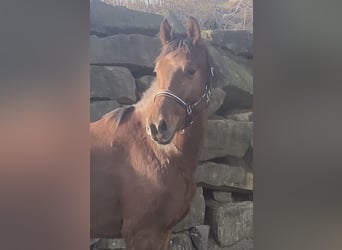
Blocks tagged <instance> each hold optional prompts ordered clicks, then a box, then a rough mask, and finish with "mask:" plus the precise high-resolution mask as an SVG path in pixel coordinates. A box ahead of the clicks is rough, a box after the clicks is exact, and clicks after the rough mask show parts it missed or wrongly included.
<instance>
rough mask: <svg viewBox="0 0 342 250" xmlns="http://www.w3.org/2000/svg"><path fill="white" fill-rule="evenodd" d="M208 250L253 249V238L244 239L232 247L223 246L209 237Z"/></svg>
mask: <svg viewBox="0 0 342 250" xmlns="http://www.w3.org/2000/svg"><path fill="white" fill-rule="evenodd" d="M208 250H253V239H243V240H241V241H239V242H237V243H236V244H234V245H232V246H230V247H223V246H220V245H219V244H218V243H217V242H216V241H215V240H214V239H212V238H209V241H208Z"/></svg>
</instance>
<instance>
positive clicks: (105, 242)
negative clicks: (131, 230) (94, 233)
mask: <svg viewBox="0 0 342 250" xmlns="http://www.w3.org/2000/svg"><path fill="white" fill-rule="evenodd" d="M96 248H97V249H103V250H107V249H125V248H126V244H125V241H124V240H123V239H100V241H99V242H97V243H96Z"/></svg>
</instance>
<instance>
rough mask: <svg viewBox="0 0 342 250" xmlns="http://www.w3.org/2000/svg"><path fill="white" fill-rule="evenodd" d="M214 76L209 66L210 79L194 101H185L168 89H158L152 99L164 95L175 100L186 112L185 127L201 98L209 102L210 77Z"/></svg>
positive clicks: (191, 120)
mask: <svg viewBox="0 0 342 250" xmlns="http://www.w3.org/2000/svg"><path fill="white" fill-rule="evenodd" d="M213 76H214V68H213V67H210V79H209V81H208V82H207V83H206V85H205V91H204V93H203V95H202V96H201V97H200V98H199V99H198V100H197V101H195V102H193V103H187V102H186V101H184V100H183V99H182V98H180V97H178V96H177V95H176V94H174V93H173V92H172V91H170V90H160V91H158V92H157V93H156V94H155V95H154V101H155V100H156V97H158V96H165V97H169V98H171V99H172V100H174V101H176V102H177V103H178V104H180V105H181V106H182V107H183V108H184V109H185V110H186V113H187V117H188V120H189V122H188V123H187V124H186V125H185V126H184V128H187V127H188V126H189V125H191V124H192V123H193V122H194V120H193V116H192V115H193V109H194V108H195V107H196V106H197V105H198V104H199V103H201V102H202V101H203V100H205V101H206V103H207V104H208V103H209V97H210V94H211V88H212V78H213Z"/></svg>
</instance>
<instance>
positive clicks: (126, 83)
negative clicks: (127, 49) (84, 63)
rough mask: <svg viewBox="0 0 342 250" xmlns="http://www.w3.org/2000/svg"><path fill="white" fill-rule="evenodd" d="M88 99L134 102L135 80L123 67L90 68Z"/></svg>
mask: <svg viewBox="0 0 342 250" xmlns="http://www.w3.org/2000/svg"><path fill="white" fill-rule="evenodd" d="M90 97H91V98H96V97H101V98H103V97H105V98H109V99H111V100H118V102H120V100H123V101H126V102H129V100H130V102H134V101H135V100H136V96H135V79H134V77H133V76H132V74H131V72H130V71H129V70H128V69H127V68H124V67H108V66H91V67H90ZM125 104H129V103H125Z"/></svg>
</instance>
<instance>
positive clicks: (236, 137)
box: [200, 119, 253, 161]
mask: <svg viewBox="0 0 342 250" xmlns="http://www.w3.org/2000/svg"><path fill="white" fill-rule="evenodd" d="M252 136H253V123H252V122H246V121H233V120H229V119H221V120H219V119H218V120H209V121H208V131H207V137H206V141H205V143H204V147H203V149H202V153H201V157H200V160H202V161H204V160H209V159H214V158H220V157H225V156H234V157H240V158H241V157H243V156H244V155H245V153H246V151H247V149H248V147H249V144H250V141H251V138H252Z"/></svg>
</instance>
